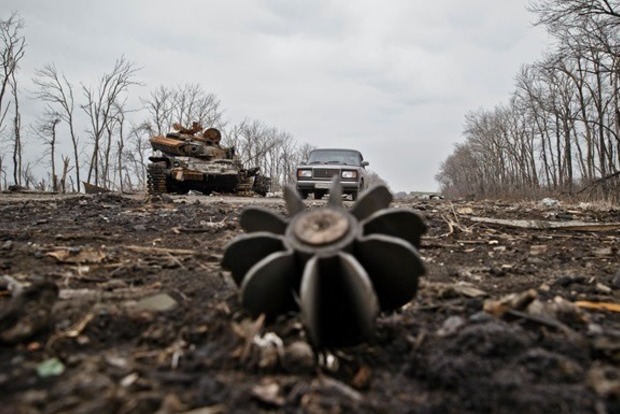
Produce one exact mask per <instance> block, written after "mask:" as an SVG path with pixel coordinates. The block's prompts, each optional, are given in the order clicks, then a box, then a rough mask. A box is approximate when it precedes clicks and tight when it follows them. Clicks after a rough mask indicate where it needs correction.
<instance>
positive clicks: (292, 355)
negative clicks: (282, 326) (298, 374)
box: [284, 341, 314, 369]
mask: <svg viewBox="0 0 620 414" xmlns="http://www.w3.org/2000/svg"><path fill="white" fill-rule="evenodd" d="M284 358H285V361H286V363H287V365H288V366H289V367H294V368H296V369H298V368H313V367H314V352H313V351H312V347H311V346H310V345H308V343H307V342H304V341H296V342H293V343H291V344H290V345H288V346H287V347H286V348H285V350H284Z"/></svg>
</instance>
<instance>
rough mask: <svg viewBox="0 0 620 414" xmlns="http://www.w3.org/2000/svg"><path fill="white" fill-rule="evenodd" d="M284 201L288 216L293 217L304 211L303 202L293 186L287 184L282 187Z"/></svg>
mask: <svg viewBox="0 0 620 414" xmlns="http://www.w3.org/2000/svg"><path fill="white" fill-rule="evenodd" d="M283 191H284V201H285V202H286V210H287V211H288V215H289V216H291V217H293V216H294V215H296V214H299V213H301V212H302V211H304V210H305V209H306V207H305V206H304V202H303V200H302V199H301V197H300V196H299V193H298V192H297V190H296V189H295V187H294V186H292V185H291V184H288V185H286V186H285V187H284V190H283Z"/></svg>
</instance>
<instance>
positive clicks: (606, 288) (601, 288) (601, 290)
mask: <svg viewBox="0 0 620 414" xmlns="http://www.w3.org/2000/svg"><path fill="white" fill-rule="evenodd" d="M596 291H597V292H599V293H611V292H612V289H611V288H610V287H609V286H606V285H604V284H602V283H597V284H596Z"/></svg>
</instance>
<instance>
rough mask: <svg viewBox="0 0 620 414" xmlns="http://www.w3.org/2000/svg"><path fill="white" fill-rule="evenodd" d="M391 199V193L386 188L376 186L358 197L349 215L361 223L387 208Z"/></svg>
mask: <svg viewBox="0 0 620 414" xmlns="http://www.w3.org/2000/svg"><path fill="white" fill-rule="evenodd" d="M393 199H394V198H393V196H392V193H390V190H388V188H387V187H386V186H384V185H376V186H374V187H372V188H370V189H368V190H367V191H365V192H363V193H362V194H361V195H360V198H359V199H358V200H357V201H356V202H355V204H353V207H351V214H353V215H354V216H355V217H356V218H357V219H358V220H359V221H362V220H364V219H365V218H366V217H369V216H370V215H372V214H374V213H375V212H377V211H379V210H381V209H383V208H387V207H389V206H390V203H391V202H392V200H393Z"/></svg>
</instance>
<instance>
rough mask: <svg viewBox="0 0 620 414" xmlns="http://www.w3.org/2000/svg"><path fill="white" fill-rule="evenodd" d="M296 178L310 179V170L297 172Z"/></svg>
mask: <svg viewBox="0 0 620 414" xmlns="http://www.w3.org/2000/svg"><path fill="white" fill-rule="evenodd" d="M297 178H312V170H297Z"/></svg>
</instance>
